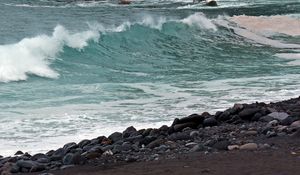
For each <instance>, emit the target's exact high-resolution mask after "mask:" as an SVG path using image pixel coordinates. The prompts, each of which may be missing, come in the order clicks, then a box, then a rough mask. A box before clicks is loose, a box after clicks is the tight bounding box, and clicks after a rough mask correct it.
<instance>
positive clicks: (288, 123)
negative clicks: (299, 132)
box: [280, 116, 299, 126]
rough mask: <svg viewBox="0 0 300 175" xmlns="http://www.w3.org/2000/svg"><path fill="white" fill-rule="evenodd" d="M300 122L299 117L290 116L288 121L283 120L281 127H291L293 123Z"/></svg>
mask: <svg viewBox="0 0 300 175" xmlns="http://www.w3.org/2000/svg"><path fill="white" fill-rule="evenodd" d="M297 120H299V117H295V116H288V117H287V118H286V119H283V120H282V121H281V122H280V124H281V125H285V126H288V125H291V124H292V123H293V122H295V121H297Z"/></svg>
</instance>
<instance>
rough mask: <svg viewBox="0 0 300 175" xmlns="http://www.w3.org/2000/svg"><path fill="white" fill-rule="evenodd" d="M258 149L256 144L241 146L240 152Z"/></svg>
mask: <svg viewBox="0 0 300 175" xmlns="http://www.w3.org/2000/svg"><path fill="white" fill-rule="evenodd" d="M257 148H258V146H257V144H256V143H247V144H244V145H242V146H240V150H255V149H257Z"/></svg>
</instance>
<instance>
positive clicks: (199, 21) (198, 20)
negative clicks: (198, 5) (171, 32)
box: [181, 12, 217, 31]
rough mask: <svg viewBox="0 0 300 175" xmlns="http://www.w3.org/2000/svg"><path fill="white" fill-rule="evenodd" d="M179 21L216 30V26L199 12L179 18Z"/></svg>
mask: <svg viewBox="0 0 300 175" xmlns="http://www.w3.org/2000/svg"><path fill="white" fill-rule="evenodd" d="M181 22H182V23H184V24H187V25H189V26H197V27H199V28H202V29H210V30H212V31H217V26H216V25H215V24H214V23H212V21H211V20H210V19H208V18H206V16H205V15H204V14H203V13H201V12H198V13H195V14H193V15H190V16H188V17H187V18H184V19H183V20H181Z"/></svg>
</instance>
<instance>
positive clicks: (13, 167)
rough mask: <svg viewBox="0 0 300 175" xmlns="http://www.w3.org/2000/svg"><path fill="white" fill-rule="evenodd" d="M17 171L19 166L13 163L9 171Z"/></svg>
mask: <svg viewBox="0 0 300 175" xmlns="http://www.w3.org/2000/svg"><path fill="white" fill-rule="evenodd" d="M19 171H20V167H19V166H17V165H16V164H13V165H12V166H11V169H10V172H11V173H18V172H19Z"/></svg>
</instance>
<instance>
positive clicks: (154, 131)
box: [149, 129, 160, 137]
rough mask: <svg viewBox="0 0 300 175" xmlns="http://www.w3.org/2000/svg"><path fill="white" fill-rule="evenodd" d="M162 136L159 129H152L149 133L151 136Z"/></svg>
mask: <svg viewBox="0 0 300 175" xmlns="http://www.w3.org/2000/svg"><path fill="white" fill-rule="evenodd" d="M159 135H160V131H159V130H158V129H152V130H151V131H150V133H149V136H155V137H158V136H159Z"/></svg>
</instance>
